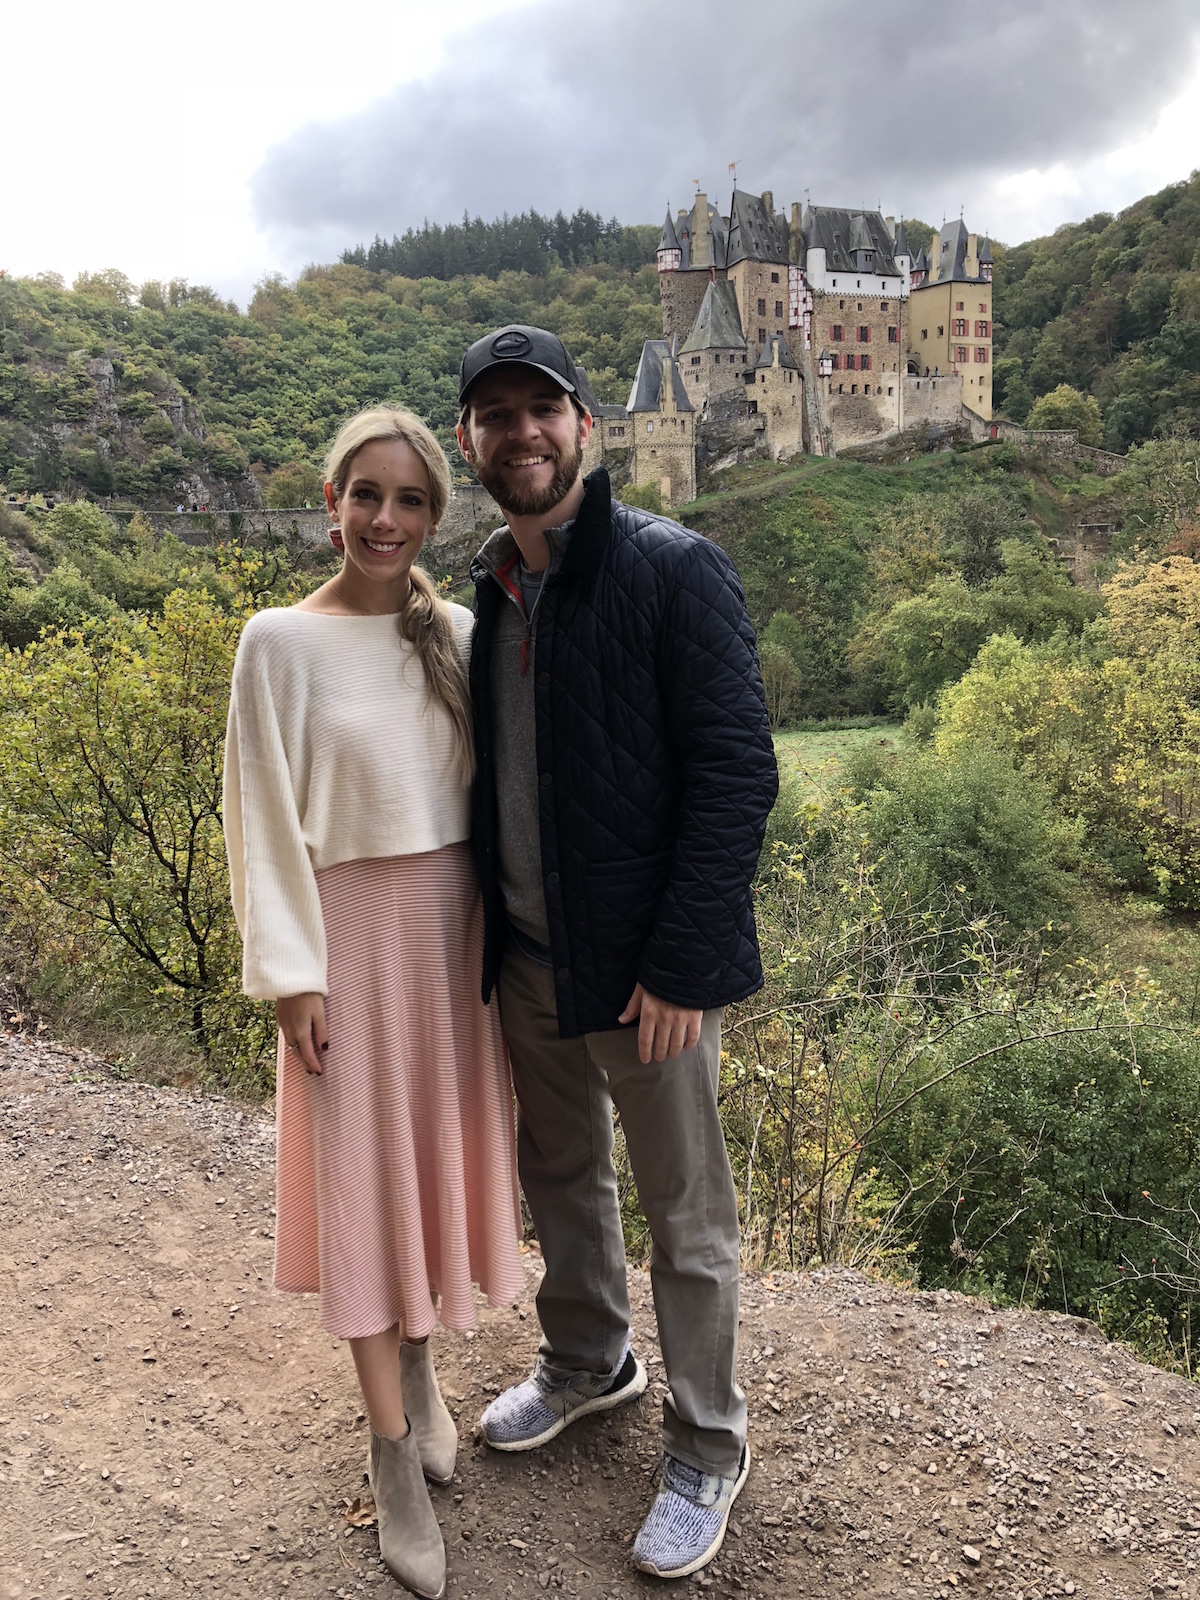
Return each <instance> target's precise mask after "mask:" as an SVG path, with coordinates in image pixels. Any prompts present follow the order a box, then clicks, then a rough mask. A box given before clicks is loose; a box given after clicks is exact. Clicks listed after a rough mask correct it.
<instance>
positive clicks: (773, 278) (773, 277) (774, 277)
mask: <svg viewBox="0 0 1200 1600" xmlns="http://www.w3.org/2000/svg"><path fill="white" fill-rule="evenodd" d="M771 282H772V283H778V282H779V274H778V273H777V272H773V273H772V274H771Z"/></svg>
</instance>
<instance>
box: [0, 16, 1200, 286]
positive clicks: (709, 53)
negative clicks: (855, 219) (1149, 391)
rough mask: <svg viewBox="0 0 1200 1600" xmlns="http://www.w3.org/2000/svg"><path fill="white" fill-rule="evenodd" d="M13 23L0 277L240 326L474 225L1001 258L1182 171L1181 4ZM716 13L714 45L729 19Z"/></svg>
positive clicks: (1184, 74)
mask: <svg viewBox="0 0 1200 1600" xmlns="http://www.w3.org/2000/svg"><path fill="white" fill-rule="evenodd" d="M14 12H15V8H9V12H8V14H7V16H6V22H5V39H4V45H5V49H4V55H5V60H6V64H7V65H6V72H5V86H4V93H3V97H2V99H0V148H3V149H4V151H5V159H4V164H3V169H0V170H3V174H4V176H3V182H2V183H0V268H4V269H6V270H7V271H9V272H10V273H34V272H38V271H42V270H52V271H58V272H61V273H62V274H63V275H64V276H65V277H66V278H67V280H68V281H70V280H71V278H72V277H73V276H74V275H75V273H77V272H79V271H81V270H96V269H98V268H101V267H106V266H115V267H119V268H121V270H123V271H125V272H126V273H128V274H129V276H130V277H131V278H133V279H134V281H135V282H140V281H142V280H143V279H145V278H149V277H157V278H169V277H185V278H188V279H189V280H190V281H192V282H193V283H211V284H212V285H213V286H214V287H215V288H217V289H219V290H220V291H221V292H222V293H223V294H225V295H228V296H231V297H233V298H235V299H237V300H238V301H239V302H240V303H242V304H244V303H245V302H246V300H247V298H248V296H249V294H250V292H251V289H252V285H253V284H254V282H255V281H256V280H257V279H259V278H260V277H262V276H263V274H265V273H267V272H272V271H280V272H283V273H285V274H286V275H288V276H294V275H295V273H296V272H297V271H298V270H300V269H301V268H302V267H303V266H304V265H305V264H306V263H308V262H310V261H328V260H332V259H334V258H335V257H336V256H337V255H338V254H339V252H340V251H341V250H342V249H343V248H345V247H346V246H347V245H352V244H355V243H357V242H359V241H369V240H370V239H371V238H372V237H373V236H374V235H375V234H376V233H381V234H384V235H385V236H388V237H390V236H391V234H392V233H394V232H402V231H403V230H404V229H405V228H406V227H407V226H409V225H410V224H416V225H419V224H420V222H421V221H422V219H423V218H426V217H428V218H429V219H430V220H432V221H449V220H455V219H457V218H458V217H460V216H461V215H462V212H463V210H464V209H466V210H469V211H470V212H471V213H472V214H475V213H478V214H480V215H482V216H484V217H492V216H496V215H498V214H500V213H501V212H503V211H505V210H507V211H510V212H511V211H520V210H524V209H526V208H527V207H529V206H534V207H536V208H537V209H538V210H541V211H554V210H557V209H558V208H559V207H562V208H563V209H564V210H568V211H569V210H573V209H574V208H575V207H576V206H579V205H584V206H587V207H588V208H589V209H592V210H598V211H601V212H603V213H604V214H605V215H606V216H608V215H615V216H617V217H619V218H620V219H621V220H622V221H624V222H658V221H661V218H662V215H663V211H664V209H665V207H666V204H667V201H668V200H670V203H671V205H672V206H673V207H678V206H679V205H681V204H685V203H687V202H688V199H689V197H690V195H691V194H692V192H693V183H694V180H699V182H700V183H701V185H702V186H703V187H704V188H705V189H706V190H707V192H708V193H709V195H710V197H712V198H713V199H714V200H716V201H717V202H718V203H719V204H720V205H721V208H722V209H723V210H726V209H728V193H729V188H730V174H729V171H728V167H729V163H730V162H731V161H736V162H737V163H738V169H737V170H738V182H739V184H740V186H741V187H743V188H746V189H751V190H754V191H759V190H762V189H766V188H770V189H772V190H773V191H774V194H775V198H776V202H777V204H779V205H780V206H785V205H787V204H788V203H789V202H791V201H792V200H802V199H804V197H805V194H806V192H807V193H808V194H809V195H810V196H811V198H812V200H813V201H814V202H817V203H823V204H830V205H868V206H873V205H876V204H879V205H881V206H882V208H883V210H884V211H885V212H893V213H897V214H901V213H902V214H904V215H906V216H920V217H923V218H925V220H926V221H929V222H932V223H934V224H936V223H938V222H940V221H941V220H942V217H943V216H944V215H946V216H956V215H957V214H958V213H959V211H960V210H961V211H962V212H963V215H964V216H965V217H966V220H967V222H968V224H969V225H970V226H971V227H972V228H977V229H980V230H985V229H986V230H988V231H990V232H991V234H992V235H993V237H996V238H999V239H1003V240H1006V241H1009V242H1012V243H1015V242H1017V241H1019V240H1021V239H1025V238H1028V237H1031V236H1032V235H1035V234H1038V233H1045V232H1048V231H1050V230H1051V229H1053V228H1054V227H1056V226H1057V225H1058V224H1059V223H1061V222H1066V221H1073V220H1078V219H1080V218H1082V217H1085V216H1087V215H1089V214H1090V213H1092V212H1094V211H1098V210H1109V211H1111V210H1118V209H1120V207H1122V206H1123V205H1127V204H1129V203H1130V202H1131V201H1133V200H1135V199H1137V198H1138V197H1139V196H1140V195H1142V194H1145V193H1147V192H1148V191H1150V190H1153V189H1157V188H1161V187H1162V186H1163V184H1165V183H1169V182H1172V181H1174V180H1177V179H1180V178H1184V177H1186V176H1187V175H1188V173H1189V172H1190V171H1191V170H1192V169H1194V168H1195V167H1197V166H1200V5H1197V3H1196V0H1143V3H1142V4H1141V5H1134V6H1131V5H1129V4H1128V3H1127V0H1036V3H1034V0H1006V3H1005V4H995V5H993V6H991V7H989V8H984V7H980V6H964V5H963V4H961V0H916V3H914V4H908V5H902V4H897V3H896V0H853V3H852V4H848V3H844V0H834V3H833V4H829V3H828V0H825V3H823V4H817V3H816V0H757V3H756V4H755V5H753V6H748V7H741V8H736V11H735V12H733V13H731V9H730V7H729V6H728V4H727V3H726V0H606V3H605V4H603V5H599V6H591V7H582V6H580V5H579V4H578V0H454V3H453V4H447V5H442V6H440V7H437V8H434V7H431V6H430V5H429V4H428V0H423V3H422V4H420V5H417V4H414V3H412V0H343V3H342V4H340V5H339V6H337V7H329V6H318V5H316V4H314V3H313V0H293V3H292V4H291V5H290V6H288V7H287V8H284V7H281V6H279V5H272V6H268V5H265V4H263V3H262V0H236V3H235V0H209V3H208V4H207V5H206V6H204V7H199V8H197V7H189V8H186V9H184V8H179V7H164V6H162V5H161V4H160V3H157V0H156V3H155V4H150V3H149V0H114V3H113V4H111V5H109V6H108V7H103V8H102V7H97V6H96V5H95V4H94V0H89V3H88V4H86V5H84V4H83V3H81V0H66V3H65V4H60V5H59V6H58V7H56V8H55V9H54V10H53V11H48V10H45V9H38V8H34V7H33V6H31V5H28V4H26V5H23V6H22V7H21V8H20V12H18V13H16V14H14ZM733 15H736V26H734V25H731V18H732V16H733Z"/></svg>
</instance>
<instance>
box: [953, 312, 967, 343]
mask: <svg viewBox="0 0 1200 1600" xmlns="http://www.w3.org/2000/svg"><path fill="white" fill-rule="evenodd" d="M966 332H967V319H966V317H955V319H954V337H955V338H956V339H963V338H965V337H966Z"/></svg>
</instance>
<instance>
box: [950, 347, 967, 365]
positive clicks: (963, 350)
mask: <svg viewBox="0 0 1200 1600" xmlns="http://www.w3.org/2000/svg"><path fill="white" fill-rule="evenodd" d="M954 360H955V362H956V363H957V365H958V366H960V367H965V366H966V364H967V362H968V361H969V360H970V352H969V351H968V350H967V347H966V345H965V344H956V345H955V346H954Z"/></svg>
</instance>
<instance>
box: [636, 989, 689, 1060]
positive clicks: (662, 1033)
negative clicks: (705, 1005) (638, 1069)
mask: <svg viewBox="0 0 1200 1600" xmlns="http://www.w3.org/2000/svg"><path fill="white" fill-rule="evenodd" d="M703 1016H704V1013H703V1011H689V1010H687V1008H686V1007H684V1006H673V1005H671V1004H670V1003H669V1002H668V1001H666V1000H660V999H659V998H658V996H657V995H653V994H647V993H646V991H645V989H643V988H642V986H641V984H640V983H639V984H638V985H637V987H636V988H635V989H634V991H633V993H632V995H630V997H629V1004H628V1005H627V1006H626V1007H625V1009H624V1011H622V1013H621V1015H620V1016H619V1017H618V1018H617V1021H618V1022H632V1021H633V1019H634V1018H635V1017H641V1019H642V1020H641V1023H640V1024H639V1026H638V1055H639V1056H640V1057H641V1059H642V1061H643V1063H644V1064H647V1065H648V1064H649V1063H650V1062H651V1061H665V1060H666V1059H667V1057H668V1056H671V1057H672V1058H673V1057H675V1056H677V1055H679V1054H680V1053H681V1052H682V1051H684V1050H690V1049H691V1048H692V1046H693V1045H696V1044H699V1042H700V1021H701V1018H702V1017H703Z"/></svg>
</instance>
